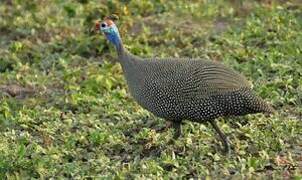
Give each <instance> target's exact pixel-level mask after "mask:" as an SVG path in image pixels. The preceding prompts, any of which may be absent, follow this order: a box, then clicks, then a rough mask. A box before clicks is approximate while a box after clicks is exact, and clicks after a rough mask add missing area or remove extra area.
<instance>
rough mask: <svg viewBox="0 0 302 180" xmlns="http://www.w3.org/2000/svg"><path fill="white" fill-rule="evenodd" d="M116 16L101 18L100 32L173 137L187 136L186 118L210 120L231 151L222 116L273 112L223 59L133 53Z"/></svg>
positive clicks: (144, 103)
mask: <svg viewBox="0 0 302 180" xmlns="http://www.w3.org/2000/svg"><path fill="white" fill-rule="evenodd" d="M117 20H118V16H117V15H110V16H107V17H105V18H104V19H103V20H97V21H96V22H95V30H96V31H97V32H98V33H102V34H103V35H104V36H105V38H106V39H107V40H108V41H109V42H110V43H111V44H113V46H114V47H115V49H116V52H117V56H118V62H119V63H120V64H121V67H122V70H123V74H124V76H125V79H126V82H127V86H128V89H129V92H130V94H131V96H132V97H133V98H134V100H135V101H136V102H137V103H138V104H139V105H140V106H141V107H143V108H144V109H146V110H148V111H149V112H151V113H153V114H154V115H155V116H157V117H160V118H163V119H165V120H167V124H170V125H169V127H172V128H173V129H174V136H173V138H174V139H177V138H178V137H179V136H180V135H181V134H182V130H181V124H182V122H183V121H185V120H188V121H192V122H198V123H206V122H207V123H209V124H211V125H212V127H213V128H214V130H215V131H216V132H217V133H218V135H219V137H220V140H221V142H222V145H223V152H225V153H229V152H230V143H229V140H228V137H227V136H226V135H225V134H224V133H223V132H222V130H221V129H220V128H219V126H218V125H217V123H216V120H217V118H219V117H229V116H243V115H247V114H255V113H265V114H271V113H273V112H274V109H273V107H272V106H271V105H269V104H268V103H267V102H265V101H264V100H263V99H262V98H261V97H259V96H257V95H256V93H255V92H254V91H253V90H252V88H251V84H250V83H249V81H248V80H247V79H246V78H245V77H244V76H243V75H241V74H240V73H238V72H236V71H234V70H233V69H231V68H229V67H227V66H225V65H223V64H222V63H220V62H217V61H211V60H204V59H200V58H195V59H194V58H162V59H158V58H141V57H138V56H136V55H133V54H132V53H130V52H129V51H128V50H127V49H126V48H125V47H124V45H123V42H122V38H121V36H120V33H119V30H118V28H117V25H116V21H117Z"/></svg>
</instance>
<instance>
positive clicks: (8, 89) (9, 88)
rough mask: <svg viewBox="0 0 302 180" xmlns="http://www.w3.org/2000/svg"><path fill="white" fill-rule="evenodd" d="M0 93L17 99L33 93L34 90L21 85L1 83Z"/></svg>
mask: <svg viewBox="0 0 302 180" xmlns="http://www.w3.org/2000/svg"><path fill="white" fill-rule="evenodd" d="M0 93H3V94H5V95H7V96H10V97H15V98H17V99H24V98H26V97H28V96H31V95H34V94H35V93H36V90H35V89H34V88H30V87H22V86H20V85H17V84H10V85H1V86H0Z"/></svg>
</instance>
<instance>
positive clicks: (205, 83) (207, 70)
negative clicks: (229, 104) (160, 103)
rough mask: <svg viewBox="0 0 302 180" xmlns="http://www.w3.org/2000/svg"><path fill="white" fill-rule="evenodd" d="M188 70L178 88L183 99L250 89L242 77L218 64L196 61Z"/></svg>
mask: <svg viewBox="0 0 302 180" xmlns="http://www.w3.org/2000/svg"><path fill="white" fill-rule="evenodd" d="M188 68H189V70H190V72H189V73H187V74H188V75H187V76H186V78H185V79H184V81H185V83H183V86H182V87H181V88H180V94H181V95H182V96H184V97H189V98H199V97H201V98H202V97H205V96H210V95H217V94H224V93H227V92H231V91H235V90H238V89H241V88H250V87H251V86H250V84H249V82H248V81H247V80H246V78H245V77H244V76H242V75H241V74H239V73H237V72H235V71H234V70H232V69H230V68H228V67H226V66H224V65H223V64H220V63H216V62H213V61H201V60H200V61H198V60H196V61H194V63H190V65H189V66H188Z"/></svg>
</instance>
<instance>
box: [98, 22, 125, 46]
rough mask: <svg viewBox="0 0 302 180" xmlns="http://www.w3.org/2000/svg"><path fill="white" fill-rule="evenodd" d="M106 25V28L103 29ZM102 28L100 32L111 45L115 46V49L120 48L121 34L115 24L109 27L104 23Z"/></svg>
mask: <svg viewBox="0 0 302 180" xmlns="http://www.w3.org/2000/svg"><path fill="white" fill-rule="evenodd" d="M103 25H105V27H102V26H103ZM102 26H101V28H100V31H101V32H103V33H104V34H105V36H106V38H107V39H108V41H110V42H111V43H113V44H114V46H115V47H119V46H120V43H121V38H120V33H119V31H118V29H117V27H116V25H115V24H112V25H111V26H107V24H106V23H103V24H102Z"/></svg>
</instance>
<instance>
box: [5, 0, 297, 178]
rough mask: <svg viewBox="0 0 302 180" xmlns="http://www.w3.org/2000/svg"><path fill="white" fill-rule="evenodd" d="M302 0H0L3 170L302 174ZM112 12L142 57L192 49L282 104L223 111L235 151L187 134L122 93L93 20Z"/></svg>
mask: <svg viewBox="0 0 302 180" xmlns="http://www.w3.org/2000/svg"><path fill="white" fill-rule="evenodd" d="M301 5H302V1H300V0H292V1H286V0H278V1H277V0H276V1H274V0H263V1H261V0H258V1H248V0H246V1H245V0H228V1H223V0H192V1H185V0H175V1H168V0H150V1H145V0H124V1H117V0H108V1H105V0H99V1H98V0H65V1H63V0H32V1H29V0H28V1H27V0H26V1H24V0H1V2H0V178H1V179H5V178H7V179H18V178H19V179H20V178H21V179H23V178H25V179H28V178H30V177H32V178H51V177H55V178H76V179H81V178H91V179H94V178H110V179H111V178H114V177H115V178H117V179H119V178H131V179H132V178H154V179H156V178H162V177H164V178H168V177H172V178H176V177H179V178H190V177H203V178H211V177H212V178H213V179H215V178H236V179H241V178H268V179H269V178H296V179H300V178H302V175H301V173H302V143H301V142H302V120H301V119H302V115H301V114H302V78H301V77H302V31H301V29H302V6H301ZM112 13H116V14H118V15H119V17H120V20H119V21H118V22H117V25H118V27H119V29H120V32H121V36H122V38H123V41H124V44H125V46H126V47H127V49H128V50H129V51H131V52H132V53H133V54H136V55H138V56H141V57H200V58H203V59H212V60H214V61H221V62H222V63H224V64H226V65H228V66H230V67H232V68H234V69H236V70H237V71H240V72H241V73H242V74H244V75H245V76H246V77H247V78H248V80H249V81H251V82H253V84H254V90H255V91H256V92H257V94H259V95H260V96H261V97H263V98H264V99H266V100H267V101H268V102H270V103H271V104H272V105H273V106H274V107H275V108H276V109H277V111H278V114H276V115H275V116H273V117H264V116H263V115H261V114H259V115H248V116H246V117H240V118H222V119H220V121H219V124H220V126H221V127H222V129H223V130H224V131H225V132H226V134H227V135H228V136H229V138H230V140H231V142H232V147H233V151H232V154H231V156H230V157H226V156H224V155H223V154H222V153H221V151H220V149H219V147H220V144H219V143H220V142H219V141H217V138H216V133H215V132H214V131H213V130H212V129H211V128H208V127H207V125H206V124H205V125H203V124H195V123H192V122H186V123H185V125H184V126H183V130H184V135H183V136H182V137H181V138H180V139H179V140H177V141H176V142H175V143H174V144H169V143H168V142H169V139H170V138H172V131H171V130H169V131H167V132H162V133H156V131H155V129H156V128H160V127H163V126H164V124H165V121H164V120H162V119H159V118H156V117H154V116H153V115H152V114H150V113H148V112H147V111H145V110H143V109H142V108H141V107H139V106H138V105H137V104H136V103H135V102H134V101H133V99H132V98H131V97H130V95H129V93H128V91H127V88H126V84H125V81H124V78H123V74H122V71H121V67H120V66H119V65H118V64H116V63H115V61H116V54H115V52H114V48H113V47H112V46H110V45H109V44H108V43H107V42H106V40H105V39H104V37H102V35H100V34H94V33H92V32H91V29H93V28H94V21H95V20H97V19H102V18H104V17H105V16H107V15H110V14H112Z"/></svg>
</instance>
